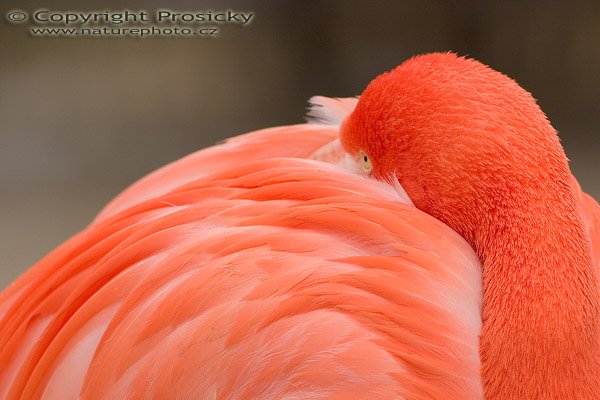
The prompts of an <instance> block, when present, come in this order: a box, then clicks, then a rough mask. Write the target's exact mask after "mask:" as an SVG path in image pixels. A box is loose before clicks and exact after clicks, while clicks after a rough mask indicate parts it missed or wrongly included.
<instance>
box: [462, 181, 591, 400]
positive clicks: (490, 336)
mask: <svg viewBox="0 0 600 400" xmlns="http://www.w3.org/2000/svg"><path fill="white" fill-rule="evenodd" d="M549 193H551V192H549ZM557 197H558V200H557ZM575 199H576V197H575V195H574V189H572V188H567V190H564V193H563V195H562V196H553V197H552V198H550V197H549V196H548V195H546V196H544V195H543V193H538V194H536V195H534V196H530V197H529V200H526V201H523V199H522V198H521V199H519V200H520V201H518V202H516V201H515V202H513V204H510V201H508V203H509V204H508V205H507V206H506V207H500V208H499V209H497V210H496V212H493V213H491V214H489V215H488V216H487V217H485V218H487V219H488V220H487V221H483V222H484V224H483V226H487V227H489V228H488V229H483V230H482V231H479V232H476V233H474V237H473V242H474V243H473V245H474V247H475V248H476V249H477V251H478V252H479V255H480V257H481V259H482V262H483V271H482V274H483V290H484V292H483V293H484V297H483V298H484V301H483V315H482V321H483V329H482V334H481V342H480V354H481V362H482V379H483V384H484V390H485V394H486V399H567V398H569V399H597V398H598V393H600V346H599V343H600V341H599V338H600V307H599V301H598V295H599V293H600V292H599V290H598V281H597V277H596V274H597V272H596V271H595V268H594V265H593V261H592V255H591V244H590V243H589V239H588V237H587V235H586V233H585V228H584V224H583V220H582V217H581V213H580V210H579V207H580V206H579V205H578V204H577V202H576V200H575ZM517 203H518V204H517ZM523 203H525V205H524V204H523ZM480 226H482V225H480Z"/></svg>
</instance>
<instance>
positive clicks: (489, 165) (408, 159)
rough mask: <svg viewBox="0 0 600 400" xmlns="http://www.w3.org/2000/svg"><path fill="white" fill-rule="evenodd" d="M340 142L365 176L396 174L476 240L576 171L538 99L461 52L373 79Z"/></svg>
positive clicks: (423, 202) (418, 202) (415, 61)
mask: <svg viewBox="0 0 600 400" xmlns="http://www.w3.org/2000/svg"><path fill="white" fill-rule="evenodd" d="M340 140H341V143H342V145H343V147H344V149H345V150H346V152H347V153H349V154H350V155H351V156H353V157H354V158H355V159H356V161H357V162H358V163H359V165H361V167H362V170H363V171H364V172H365V173H366V174H370V175H372V176H374V177H375V178H380V179H381V178H383V179H388V178H389V177H390V176H393V177H394V178H397V179H398V180H399V182H400V184H401V185H402V186H403V188H404V189H405V190H406V192H407V194H408V195H409V197H410V198H411V199H412V201H413V203H414V204H415V206H417V207H418V208H420V209H421V210H423V211H425V212H427V213H429V214H431V215H433V216H435V217H437V218H438V219H440V220H442V221H443V222H445V223H446V224H448V225H450V226H451V227H453V228H454V229H455V230H457V231H458V232H459V233H461V234H462V235H463V236H464V237H465V238H467V240H469V239H470V237H471V236H472V234H473V232H474V231H475V230H476V228H477V226H478V225H479V224H480V223H481V222H482V218H483V217H484V216H486V215H489V212H490V210H494V209H498V208H499V206H501V204H500V203H501V202H504V203H506V202H511V201H517V202H518V201H526V199H525V197H526V196H532V195H535V193H533V192H535V191H537V190H541V189H540V188H539V187H538V186H539V183H540V182H542V181H543V180H544V179H546V178H548V175H552V174H554V175H561V176H562V175H564V174H565V171H568V166H567V160H566V157H565V155H564V152H563V150H562V147H561V146H560V144H559V141H558V137H557V135H556V133H555V131H554V129H553V128H552V127H551V126H550V124H549V122H548V120H547V119H546V117H545V115H544V113H543V112H542V111H541V110H540V108H539V107H538V105H537V104H536V102H535V100H534V99H533V97H532V96H531V95H530V94H529V93H528V92H527V91H525V90H524V89H522V88H521V87H520V86H519V85H518V84H517V83H516V82H515V81H513V80H512V79H510V78H508V77H507V76H505V75H503V74H501V73H499V72H496V71H494V70H492V69H491V68H489V67H487V66H485V65H483V64H481V63H480V62H478V61H475V60H472V59H467V58H463V57H458V56H456V55H455V54H452V53H433V54H426V55H422V56H417V57H414V58H412V59H410V60H408V61H406V62H404V63H403V64H401V65H400V66H398V67H397V68H395V69H393V70H392V71H390V72H387V73H384V74H383V75H380V76H379V77H377V78H376V79H375V80H373V81H372V82H371V83H370V84H369V86H368V87H367V88H366V90H365V91H364V92H363V94H362V95H361V97H360V100H359V101H358V103H357V105H356V108H355V109H354V111H353V112H352V113H351V114H350V115H349V116H348V117H347V118H346V119H345V120H344V122H343V123H342V126H341V133H340ZM555 177H556V176H555ZM563 178H564V177H563Z"/></svg>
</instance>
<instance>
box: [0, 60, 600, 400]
mask: <svg viewBox="0 0 600 400" xmlns="http://www.w3.org/2000/svg"><path fill="white" fill-rule="evenodd" d="M312 103H313V107H312V109H311V111H310V116H311V118H312V122H311V123H308V124H302V125H295V126H284V127H276V128H270V129H264V130H259V131H256V132H252V133H248V134H245V135H241V136H238V137H235V138H232V139H229V140H227V141H226V142H224V143H222V144H219V145H217V146H214V147H211V148H208V149H204V150H201V151H199V152H196V153H194V154H192V155H190V156H187V157H185V158H183V159H181V160H179V161H176V162H174V163H172V164H170V165H168V166H166V167H163V168H161V169H159V170H157V171H155V172H153V173H152V174H150V175H149V176H147V177H145V178H143V179H141V180H140V181H138V182H137V183H135V184H133V185H132V186H131V187H129V188H128V189H126V190H125V191H124V192H123V193H121V194H120V195H118V196H117V197H116V198H115V199H114V200H113V201H112V202H110V203H109V204H108V205H107V206H106V207H105V208H104V209H103V210H102V211H101V212H100V213H99V214H98V216H96V218H95V219H94V220H93V221H92V223H91V224H90V225H89V226H88V227H87V228H85V229H84V230H83V231H82V232H81V233H79V234H77V235H75V236H74V237H73V238H71V239H70V240H68V241H67V242H66V243H64V244H63V245H61V246H60V247H58V248H57V249H56V250H54V251H53V252H52V253H50V254H49V255H48V256H46V257H45V258H44V259H42V260H41V261H40V262H39V263H37V264H36V265H34V266H33V267H32V268H31V269H30V270H28V271H27V272H25V273H24V274H23V275H22V276H20V277H19V278H18V279H17V280H16V281H15V282H14V283H12V284H11V285H9V286H8V287H7V288H6V289H5V290H4V291H3V292H2V293H1V294H0V321H1V322H0V366H2V368H1V369H0V398H3V399H37V398H43V399H61V400H64V399H149V398H152V399H290V400H291V399H431V398H434V399H483V398H485V399H494V400H495V399H597V398H598V397H599V396H600V342H599V339H600V332H599V329H600V327H599V322H600V315H599V303H598V302H599V292H598V272H597V271H598V267H599V266H600V265H599V262H600V261H599V260H600V207H599V206H598V203H596V201H595V200H594V199H593V198H592V197H590V196H589V195H587V194H585V193H583V192H582V191H581V189H580V187H579V185H578V183H577V181H576V180H575V178H573V176H572V174H571V172H570V170H569V166H568V161H567V158H566V156H565V154H564V151H563V149H562V147H561V145H560V143H559V140H558V137H557V134H556V132H555V130H554V129H553V128H552V126H551V125H550V123H549V122H548V120H547V119H546V117H545V115H544V114H543V113H542V111H541V110H540V109H539V107H538V106H537V104H536V102H535V100H534V99H533V98H532V96H531V95H530V94H529V93H528V92H526V91H525V90H523V89H522V88H521V87H519V86H518V84H517V83H516V82H514V81H513V80H511V79H510V78H508V77H507V76H505V75H502V74H500V73H498V72H496V71H494V70H492V69H491V68H489V67H487V66H485V65H483V64H481V63H479V62H478V61H475V60H473V59H468V58H464V57H459V56H456V55H455V54H453V53H433V54H426V55H422V56H416V57H414V58H412V59H409V60H407V61H405V62H404V63H402V64H401V65H400V66H398V67H397V68H395V69H393V70H392V71H390V72H387V73H384V74H383V75H381V76H379V77H377V78H376V79H375V80H374V81H372V82H371V83H370V84H369V85H368V87H367V88H366V90H365V91H364V92H363V93H362V95H361V96H360V98H359V99H358V100H357V99H328V98H323V97H317V98H314V99H313V100H312Z"/></svg>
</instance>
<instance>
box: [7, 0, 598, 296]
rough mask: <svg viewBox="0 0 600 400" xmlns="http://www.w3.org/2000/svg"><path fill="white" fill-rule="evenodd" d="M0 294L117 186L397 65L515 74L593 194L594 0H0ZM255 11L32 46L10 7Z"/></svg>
mask: <svg viewBox="0 0 600 400" xmlns="http://www.w3.org/2000/svg"><path fill="white" fill-rule="evenodd" d="M0 4H1V5H0V7H1V8H0V13H1V14H2V18H3V21H2V22H0V187H1V188H2V189H1V196H0V288H1V287H4V286H5V285H7V284H8V283H9V282H10V281H11V280H13V279H14V278H15V277H16V276H17V275H18V274H19V273H21V272H22V271H24V270H25V269H26V268H28V267H29V266H31V265H32V264H33V263H34V262H36V261H37V260H39V259H40V258H41V257H43V256H44V255H45V254H46V253H48V252H49V251H50V250H52V249H53V248H54V247H56V246H57V245H58V244H60V243H61V242H63V241H64V240H65V239H67V238H68V237H70V236H71V235H73V234H74V233H76V232H77V231H78V230H80V229H82V228H83V227H84V226H85V225H86V224H87V223H88V222H90V221H91V219H92V218H93V216H94V215H95V213H97V212H98V211H99V210H100V208H101V207H102V206H103V205H104V204H106V203H107V202H108V201H109V200H110V199H111V198H112V197H114V196H115V195H116V194H117V193H118V192H119V191H121V190H122V189H123V188H124V187H126V186H127V185H129V184H130V183H132V182H133V181H134V180H136V179H138V178H140V177H141V176H143V175H145V174H146V173H148V172H150V171H152V170H154V169H156V168H157V167H159V166H161V165H164V164H165V163H168V162H170V161H173V160H175V159H177V158H179V157H181V156H183V155H186V154H188V153H191V152H193V151H195V150H197V149H200V148H202V147H205V146H209V145H211V144H214V143H215V142H217V141H219V140H221V139H223V138H226V137H229V136H233V135H236V134H239V133H243V132H246V131H251V130H255V129H258V128H263V127H268V126H273V125H282V124H294V123H300V122H302V121H303V115H304V113H305V107H306V100H307V99H308V98H309V97H311V96H312V95H315V94H322V95H326V96H341V97H343V96H353V95H357V94H359V93H360V92H361V91H362V90H363V88H364V87H365V86H366V85H367V83H368V82H369V81H370V80H371V79H372V78H374V77H375V76H376V75H378V74H379V73H381V72H383V71H386V70H388V69H390V68H392V67H394V66H396V65H397V64H399V63H401V62H402V61H403V60H405V59H406V58H408V57H410V56H412V55H415V54H419V53H424V52H432V51H447V50H453V51H455V52H457V53H459V54H461V55H469V56H472V57H475V58H477V59H479V60H481V61H483V62H485V63H486V64H488V65H490V66H492V67H494V68H495V69H497V70H500V71H502V72H504V73H506V74H508V75H509V76H511V77H512V78H514V79H516V80H517V81H518V82H519V83H520V84H521V85H522V86H523V87H525V88H526V89H527V90H529V91H531V92H532V93H533V94H534V96H535V97H536V98H537V99H538V101H539V103H540V105H541V107H542V109H543V110H544V111H545V112H546V113H547V114H548V116H549V118H550V120H551V121H552V123H553V125H554V127H555V128H556V129H557V130H558V131H559V133H560V135H561V138H562V141H563V144H564V146H565V148H566V151H567V154H568V155H569V157H570V159H571V160H572V161H571V166H572V169H573V171H574V173H575V175H576V176H577V177H578V178H579V180H580V182H581V184H582V186H583V188H584V190H586V191H587V192H589V193H591V194H592V195H593V196H595V197H596V198H597V199H598V198H600V179H599V178H600V161H599V160H598V157H597V155H598V154H599V153H600V135H599V133H598V129H599V128H600V108H599V104H600V100H599V99H600V73H599V71H600V23H599V22H598V21H600V2H597V1H588V2H561V1H554V2H553V1H543V2H542V1H537V2H536V1H530V2H520V1H504V2H485V1H442V0H440V1H431V0H428V1H410V2H409V1H384V0H380V1H367V0H365V1H357V0H350V1H349V0H345V1H342V0H340V1H334V0H329V1H315V0H313V1H310V2H299V1H298V2H296V1H294V2H293V1H285V2H284V1H234V0H226V1H212V2H211V1H172V0H171V1H166V0H162V1H128V2H126V4H124V3H123V2H116V1H109V0H104V1H100V0H92V1H87V2H85V5H84V6H82V5H81V4H83V3H82V2H78V1H70V2H68V1H63V2H61V1H41V0H39V1H16V0H15V1H3V2H2V3H0ZM39 8H48V9H53V10H63V11H65V10H73V9H74V10H100V11H103V10H122V9H124V8H128V9H130V10H147V11H149V12H151V13H154V11H155V10H157V9H160V8H170V9H172V10H187V11H202V10H207V9H212V10H223V9H233V10H242V11H251V12H253V13H254V14H255V16H254V19H253V21H252V22H251V23H250V24H248V25H247V26H246V27H239V26H222V27H221V32H220V35H219V37H217V38H213V39H197V38H162V39H161V38H145V39H135V38H128V39H126V38H113V39H109V38H66V37H60V38H50V37H49V38H34V37H31V36H30V35H29V34H28V26H29V24H27V23H25V24H9V23H8V22H6V21H5V20H4V15H5V14H6V13H7V12H8V11H9V10H12V9H21V10H24V11H27V12H31V11H33V10H36V9H39Z"/></svg>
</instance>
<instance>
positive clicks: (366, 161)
mask: <svg viewBox="0 0 600 400" xmlns="http://www.w3.org/2000/svg"><path fill="white" fill-rule="evenodd" d="M358 164H359V165H360V166H361V167H362V170H363V172H364V173H365V174H367V175H371V172H372V171H373V164H371V159H370V158H369V156H368V155H367V153H365V152H364V151H362V150H360V151H359V152H358Z"/></svg>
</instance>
